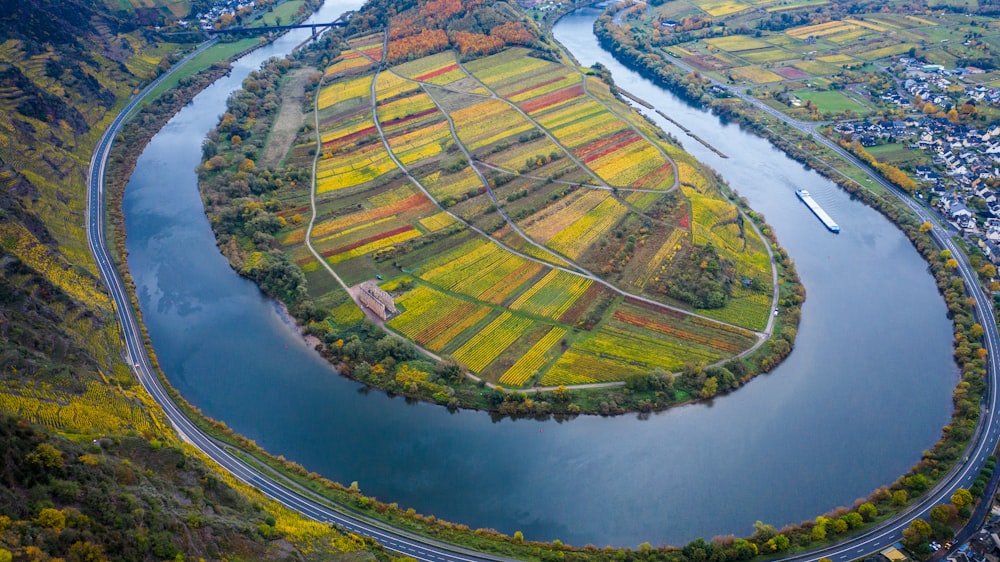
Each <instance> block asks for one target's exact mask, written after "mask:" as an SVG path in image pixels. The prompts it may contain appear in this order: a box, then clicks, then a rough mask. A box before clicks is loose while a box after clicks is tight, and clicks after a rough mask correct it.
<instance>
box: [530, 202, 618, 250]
mask: <svg viewBox="0 0 1000 562" xmlns="http://www.w3.org/2000/svg"><path fill="white" fill-rule="evenodd" d="M626 213H628V208H626V207H625V206H624V205H622V204H621V203H619V202H618V201H617V200H615V199H614V198H613V197H610V196H609V197H608V198H606V199H605V200H604V201H602V202H601V203H600V204H599V205H597V206H596V207H594V208H593V209H591V210H590V211H589V212H587V213H586V214H585V215H583V216H582V217H580V219H579V220H577V221H576V222H574V223H573V224H572V225H570V226H569V228H566V229H565V230H563V231H562V232H560V233H559V234H556V235H555V236H553V237H552V239H551V240H549V242H548V243H547V244H546V245H547V246H548V247H550V248H552V249H553V250H555V251H557V252H559V253H561V254H563V255H564V256H567V257H569V258H570V259H572V260H575V259H577V258H579V257H580V256H581V255H583V253H584V252H585V251H586V250H587V248H589V247H590V245H591V244H593V243H594V242H595V241H597V239H598V238H600V237H601V236H604V235H605V234H607V232H608V230H609V229H611V228H612V227H614V226H615V225H616V224H618V221H620V220H621V219H622V217H624V216H625V214H626Z"/></svg>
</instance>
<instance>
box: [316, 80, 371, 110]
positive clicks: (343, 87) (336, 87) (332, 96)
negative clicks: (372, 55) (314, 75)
mask: <svg viewBox="0 0 1000 562" xmlns="http://www.w3.org/2000/svg"><path fill="white" fill-rule="evenodd" d="M371 88H372V77H371V76H360V77H358V78H351V79H347V80H337V81H336V82H334V83H332V84H329V85H327V86H324V87H323V89H322V90H321V91H320V93H319V101H318V104H319V108H320V110H323V109H326V108H328V107H330V106H332V105H334V104H336V103H338V102H342V101H346V100H350V99H355V98H363V99H368V98H369V96H371Z"/></svg>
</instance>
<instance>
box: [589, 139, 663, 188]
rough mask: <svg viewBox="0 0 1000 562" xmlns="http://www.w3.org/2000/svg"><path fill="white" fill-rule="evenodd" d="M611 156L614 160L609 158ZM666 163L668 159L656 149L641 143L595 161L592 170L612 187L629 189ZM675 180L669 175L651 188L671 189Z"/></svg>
mask: <svg viewBox="0 0 1000 562" xmlns="http://www.w3.org/2000/svg"><path fill="white" fill-rule="evenodd" d="M610 156H613V157H614V158H609V157H610ZM666 163H667V161H666V159H665V158H664V157H663V155H662V154H661V153H660V151H659V150H657V149H656V147H654V146H653V145H651V144H649V143H647V142H644V141H639V142H635V143H632V144H631V145H629V146H628V147H627V148H626V149H624V150H617V151H615V152H613V153H611V154H609V155H608V156H606V157H603V158H599V159H597V160H595V161H594V162H593V163H592V166H591V168H592V169H593V170H594V173H596V174H597V175H598V176H600V177H601V179H603V180H604V181H606V182H608V183H609V184H610V185H614V186H617V187H629V186H631V185H632V184H634V183H636V182H637V181H639V180H641V179H643V178H644V177H645V176H646V175H648V174H651V173H653V172H655V171H656V170H657V169H658V168H659V167H660V166H662V165H663V164H666ZM673 179H674V178H673V176H672V175H669V176H667V177H664V178H661V180H660V181H659V182H654V183H652V184H651V185H650V187H653V188H660V189H662V188H665V187H670V186H672V185H673Z"/></svg>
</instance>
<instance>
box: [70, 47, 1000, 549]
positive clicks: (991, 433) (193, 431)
mask: <svg viewBox="0 0 1000 562" xmlns="http://www.w3.org/2000/svg"><path fill="white" fill-rule="evenodd" d="M210 44H211V42H210V43H206V44H204V45H202V46H201V47H199V49H198V50H196V51H195V52H193V53H191V54H190V55H188V56H187V57H185V58H184V59H183V60H182V61H181V62H180V63H178V64H177V65H175V66H174V67H172V68H171V69H170V70H169V71H167V72H166V73H164V74H163V75H161V76H160V77H159V78H157V79H156V80H155V81H153V82H152V83H150V84H149V85H148V86H147V87H146V88H145V89H143V91H142V92H140V93H139V94H138V95H136V96H135V97H133V99H132V100H131V101H130V102H129V103H128V104H127V105H126V106H125V107H124V108H123V109H122V111H121V112H120V114H119V115H118V116H117V117H116V118H115V120H114V121H113V122H112V123H111V125H110V126H109V128H108V130H107V131H105V133H104V135H103V136H102V137H101V139H100V141H99V142H98V144H97V146H96V147H95V149H94V154H93V156H92V158H91V164H90V173H89V175H88V186H87V189H88V192H87V213H86V230H87V239H88V242H89V245H90V249H91V252H92V253H93V255H94V259H95V261H96V263H97V266H98V269H99V271H100V274H101V277H102V278H103V279H104V282H105V284H106V285H107V287H108V291H109V293H110V295H111V297H112V300H113V302H114V305H115V309H116V311H117V314H118V318H119V321H120V322H121V325H122V331H123V338H124V341H125V346H126V349H127V352H128V356H129V358H130V361H131V362H132V364H133V367H134V369H135V372H136V376H137V378H138V379H139V381H140V382H141V383H142V385H143V387H144V388H145V389H146V391H147V392H149V393H150V395H151V396H152V397H153V398H154V399H155V400H156V402H157V404H159V405H160V407H161V408H162V409H163V411H164V414H165V415H166V416H167V418H168V419H169V420H170V422H171V424H172V425H173V426H174V428H175V429H176V430H177V432H178V434H179V435H180V436H181V437H182V438H183V439H185V440H186V441H188V442H190V443H191V444H193V445H194V446H195V447H197V448H198V449H199V450H200V451H201V452H203V453H204V454H205V455H207V456H209V457H210V458H212V459H213V460H214V461H215V462H217V463H218V464H219V465H220V466H222V467H223V468H224V469H226V470H228V471H229V472H230V473H232V474H233V475H234V476H235V477H236V478H239V479H240V480H242V481H243V482H246V483H247V484H249V485H251V486H254V487H256V488H257V489H258V490H260V491H261V492H262V493H263V494H264V495H266V496H268V497H270V498H272V499H274V500H275V501H278V502H280V503H281V504H283V505H284V506H286V507H288V508H290V509H294V510H296V511H298V512H300V513H302V514H303V515H305V516H307V517H310V518H313V519H315V520H317V521H322V522H328V523H334V524H337V525H339V526H341V527H342V528H344V529H346V530H349V531H351V532H355V533H358V534H362V535H365V536H369V537H372V538H373V539H375V540H376V541H378V542H380V543H381V544H382V545H383V546H385V547H386V548H388V549H390V550H393V551H396V552H399V553H401V554H405V555H407V556H411V557H413V558H416V559H418V560H424V561H428V562H431V561H437V562H474V561H493V562H511V561H512V560H513V559H509V558H504V557H499V556H491V555H488V554H482V553H477V552H473V551H470V550H467V549H462V548H460V547H456V546H452V545H448V544H445V543H441V542H439V541H434V540H432V539H428V538H425V537H419V536H416V535H413V534H410V533H407V532H405V531H402V530H398V529H393V528H391V527H389V526H387V525H384V524H382V523H379V522H375V521H373V520H371V519H369V518H367V517H365V516H364V515H361V514H357V513H353V512H350V511H348V510H346V509H343V508H341V509H334V508H332V507H329V506H328V505H325V504H323V503H320V502H318V501H316V500H314V499H312V498H309V497H306V496H305V495H303V494H302V493H300V492H299V491H298V490H296V489H295V488H293V487H292V486H290V485H287V484H285V483H282V482H279V481H277V480H275V479H274V478H272V477H271V476H269V475H266V474H264V473H262V472H260V471H259V470H257V469H255V468H253V467H251V466H250V465H248V464H246V463H245V462H243V461H242V460H240V459H239V458H237V457H235V456H234V455H232V454H231V453H230V452H229V451H227V450H225V449H223V448H222V447H221V446H219V444H218V443H216V442H215V441H214V440H213V439H212V438H211V437H209V436H208V435H207V434H205V433H204V432H203V431H201V429H199V428H198V427H197V426H195V425H194V424H193V423H192V422H191V421H190V420H189V419H188V418H187V417H186V416H185V415H184V413H183V412H181V410H180V409H178V408H177V406H176V405H175V404H174V403H173V401H172V400H171V399H170V397H169V395H168V394H167V392H166V390H165V389H164V387H163V386H162V384H161V382H160V380H159V378H158V377H157V376H156V374H155V372H154V370H153V367H152V364H151V362H150V360H149V357H148V356H147V354H146V350H145V347H144V345H143V340H142V335H141V331H140V329H139V323H138V320H137V318H136V315H135V312H134V311H133V310H132V307H131V301H130V300H129V297H128V294H127V293H126V291H125V288H124V284H123V283H122V280H121V278H120V277H119V275H118V271H117V270H116V269H115V267H114V264H113V262H112V260H111V256H110V253H109V251H108V248H107V242H106V239H105V228H104V213H103V210H104V174H105V168H106V166H107V160H108V155H109V153H110V148H111V145H112V143H113V141H114V138H115V136H116V135H117V134H118V132H119V131H120V130H121V127H122V125H123V124H124V122H125V120H126V117H127V116H128V114H129V113H130V112H131V111H132V110H133V109H134V108H135V107H136V106H137V105H138V104H139V103H140V102H141V101H142V100H143V99H144V98H145V97H146V96H147V95H148V94H149V92H150V91H151V90H152V89H153V88H155V87H156V86H157V85H159V84H160V83H161V82H162V81H163V80H164V79H165V78H166V77H167V76H169V75H170V74H171V73H173V72H174V71H175V70H176V69H177V68H179V67H180V66H182V65H183V64H184V63H186V62H187V61H189V60H190V59H191V58H193V57H194V56H196V55H197V54H198V53H200V52H201V51H202V50H204V49H205V48H207V47H208V46H210ZM785 119H786V120H787V121H790V120H788V119H787V118H785ZM792 123H793V126H794V125H795V123H794V122H792ZM799 128H800V130H803V131H805V129H804V128H802V127H799ZM817 138H818V139H820V142H824V141H825V142H824V144H827V143H828V142H829V141H827V140H826V139H824V138H823V137H821V136H819V135H817ZM830 145H833V143H829V144H828V146H830ZM831 148H834V149H837V148H839V147H836V145H833V146H831ZM838 152H839V151H838ZM852 160H854V159H852ZM854 162H855V163H856V164H860V163H859V162H857V160H854ZM860 167H861V169H863V170H865V171H866V172H868V173H869V175H871V176H872V177H873V178H874V179H875V181H878V182H879V183H880V184H882V185H883V186H885V187H886V188H887V189H889V190H890V191H891V192H892V193H894V194H895V195H896V196H897V197H899V198H900V199H901V200H902V201H903V202H904V203H905V204H906V205H907V206H909V207H910V208H911V209H912V210H913V211H914V212H915V213H916V214H917V216H918V217H920V218H921V219H922V220H927V221H930V222H931V223H932V224H934V221H933V219H932V217H931V216H930V215H929V214H928V213H927V211H926V210H925V209H924V208H923V207H921V206H920V205H919V204H917V203H916V202H914V201H913V200H912V199H911V198H909V196H908V195H906V194H902V193H900V192H899V191H898V190H897V189H895V188H894V187H893V186H891V185H890V184H888V183H887V182H885V180H883V179H882V178H881V177H880V176H878V175H877V174H875V173H874V172H873V171H872V170H870V169H868V168H867V167H866V166H863V165H861V166H860ZM931 235H932V236H933V237H934V240H935V241H936V242H937V243H938V245H939V246H940V247H942V248H944V249H949V250H951V252H952V255H953V256H954V257H955V258H956V259H957V260H958V262H959V267H958V270H957V271H958V273H959V274H960V275H961V276H962V278H963V279H964V281H965V284H966V287H967V290H968V291H969V294H970V296H972V297H973V298H974V299H975V301H976V304H975V309H976V315H977V318H978V320H979V322H980V323H981V324H982V326H983V328H984V336H983V338H984V342H985V344H986V349H987V351H988V353H989V355H988V365H987V383H988V384H987V387H988V388H987V395H986V397H985V403H984V411H983V414H982V415H981V416H980V420H979V426H978V428H977V431H976V434H975V437H974V439H973V443H972V445H971V446H970V448H969V451H968V454H967V457H966V461H965V462H962V463H960V464H959V465H957V466H956V467H955V468H954V469H953V470H952V471H951V472H950V473H949V474H948V475H947V476H946V478H945V479H944V480H943V481H941V482H940V483H939V484H938V485H937V486H936V487H935V488H934V489H933V490H932V491H931V492H930V493H929V494H927V495H925V496H924V497H923V498H921V499H920V500H919V501H918V502H916V503H915V504H914V505H912V506H910V507H909V508H908V509H907V510H906V511H904V512H903V513H901V514H899V515H897V516H896V517H894V518H892V519H891V520H889V521H886V522H884V523H882V524H880V525H878V526H876V527H874V528H872V529H869V530H867V531H865V532H864V533H861V534H859V535H856V536H853V537H851V538H849V539H847V540H845V541H843V542H840V543H838V544H836V545H833V546H829V547H826V548H823V549H820V550H815V551H811V552H808V553H802V554H797V555H794V556H790V557H786V558H784V559H783V560H791V561H806V560H815V559H818V558H820V557H826V558H830V559H832V560H835V561H843V560H852V559H855V558H858V557H860V556H862V555H864V554H867V553H870V552H873V551H875V550H878V549H881V548H884V547H885V546H888V545H891V544H893V543H894V542H896V541H898V540H899V538H900V537H901V534H902V530H903V529H905V528H906V527H907V526H908V525H909V524H910V522H911V521H912V520H913V519H914V518H916V517H923V516H926V515H927V514H928V512H929V511H930V508H931V507H933V506H935V505H938V504H939V503H943V502H947V501H948V500H949V498H950V497H951V495H952V494H953V493H954V491H955V490H956V489H957V488H960V487H966V488H967V487H969V486H971V484H972V483H973V482H974V481H975V479H976V476H977V475H978V473H979V470H980V469H981V468H982V465H983V462H984V461H985V459H986V458H987V457H988V456H989V455H990V454H991V453H992V452H993V450H994V449H995V448H996V445H997V442H998V438H1000V426H998V423H997V413H996V405H997V404H996V401H997V397H996V387H997V377H998V372H1000V369H998V367H1000V353H998V350H1000V335H998V331H997V325H996V322H995V320H994V318H993V314H992V311H991V310H990V308H989V306H988V305H987V304H986V303H988V302H989V301H988V300H987V297H986V295H985V294H984V293H983V291H982V288H981V287H980V285H979V283H978V281H977V278H976V273H975V271H973V269H972V267H971V265H970V264H969V263H968V261H967V259H966V258H965V256H964V254H963V253H962V252H961V251H959V249H958V248H957V246H956V244H955V243H954V241H953V240H952V239H951V237H950V236H949V235H948V233H947V232H946V231H942V230H941V229H940V228H938V227H935V228H934V229H933V230H932V231H931Z"/></svg>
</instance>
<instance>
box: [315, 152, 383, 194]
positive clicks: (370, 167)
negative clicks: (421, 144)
mask: <svg viewBox="0 0 1000 562" xmlns="http://www.w3.org/2000/svg"><path fill="white" fill-rule="evenodd" d="M395 169H396V163H395V162H393V161H392V158H390V157H389V153H388V152H386V151H385V147H384V146H382V144H381V143H379V144H377V145H373V146H369V147H366V148H365V149H363V150H355V151H353V152H350V153H348V154H341V155H336V156H334V157H331V158H325V159H321V160H320V164H319V166H318V167H317V170H316V193H324V192H326V191H335V190H338V189H344V188H348V187H354V186H356V185H361V184H363V183H366V182H369V181H371V180H373V179H375V178H377V177H379V176H381V175H383V174H386V173H388V172H390V171H392V170H395Z"/></svg>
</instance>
